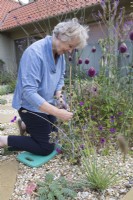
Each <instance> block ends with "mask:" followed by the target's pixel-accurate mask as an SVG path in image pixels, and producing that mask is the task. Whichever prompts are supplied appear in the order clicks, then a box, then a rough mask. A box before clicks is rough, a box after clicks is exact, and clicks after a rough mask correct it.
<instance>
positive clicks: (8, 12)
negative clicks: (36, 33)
mask: <svg viewBox="0 0 133 200" xmlns="http://www.w3.org/2000/svg"><path fill="white" fill-rule="evenodd" d="M99 1H100V0H54V1H53V0H49V1H46V0H37V1H35V2H32V3H29V4H27V5H24V6H21V5H20V4H19V3H15V2H13V1H11V0H6V1H5V0H0V31H4V30H9V29H12V28H15V27H17V26H20V25H25V24H29V23H32V22H33V21H36V20H37V21H39V20H42V19H45V18H47V17H52V16H55V15H59V14H62V13H66V12H70V11H73V10H76V9H80V8H83V7H86V6H90V5H92V4H96V3H98V2H99Z"/></svg>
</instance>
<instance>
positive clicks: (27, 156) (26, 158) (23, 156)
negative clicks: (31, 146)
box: [17, 150, 58, 167]
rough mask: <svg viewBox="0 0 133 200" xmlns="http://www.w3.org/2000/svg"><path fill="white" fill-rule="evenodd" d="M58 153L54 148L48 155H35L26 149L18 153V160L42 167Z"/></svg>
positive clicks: (30, 165)
mask: <svg viewBox="0 0 133 200" xmlns="http://www.w3.org/2000/svg"><path fill="white" fill-rule="evenodd" d="M57 154H58V152H57V151H56V150H54V151H53V152H52V153H51V154H49V155H47V156H40V155H35V154H32V153H29V152H26V151H25V152H22V153H20V154H18V156H17V160H18V161H20V162H22V163H24V164H26V165H28V166H29V167H40V166H41V165H43V164H44V163H46V162H48V161H49V160H51V159H52V158H53V157H54V156H56V155H57Z"/></svg>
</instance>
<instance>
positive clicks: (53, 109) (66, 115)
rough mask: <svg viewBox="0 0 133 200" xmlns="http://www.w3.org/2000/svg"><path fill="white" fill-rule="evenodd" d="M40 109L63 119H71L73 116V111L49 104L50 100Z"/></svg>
mask: <svg viewBox="0 0 133 200" xmlns="http://www.w3.org/2000/svg"><path fill="white" fill-rule="evenodd" d="M39 109H40V111H42V112H45V113H48V114H50V115H53V116H55V117H57V118H59V119H61V120H63V121H68V120H71V119H72V117H73V113H72V112H68V111H67V110H64V109H59V108H57V107H55V106H53V105H51V104H49V103H48V102H44V103H43V104H42V105H41V106H40V108H39Z"/></svg>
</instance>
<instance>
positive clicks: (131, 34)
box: [129, 31, 133, 41]
mask: <svg viewBox="0 0 133 200" xmlns="http://www.w3.org/2000/svg"><path fill="white" fill-rule="evenodd" d="M129 38H130V40H132V41H133V31H131V32H130V34H129Z"/></svg>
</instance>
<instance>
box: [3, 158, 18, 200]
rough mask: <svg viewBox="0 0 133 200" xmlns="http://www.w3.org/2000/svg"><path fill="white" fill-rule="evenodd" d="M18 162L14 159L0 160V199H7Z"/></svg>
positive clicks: (11, 188)
mask: <svg viewBox="0 0 133 200" xmlns="http://www.w3.org/2000/svg"><path fill="white" fill-rule="evenodd" d="M17 173H18V162H17V161H16V159H13V160H6V161H3V162H0V200H9V198H10V197H11V195H12V193H13V191H14V185H15V183H16V176H17Z"/></svg>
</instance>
